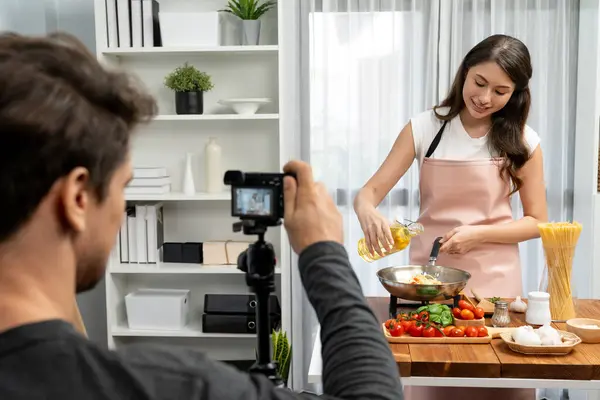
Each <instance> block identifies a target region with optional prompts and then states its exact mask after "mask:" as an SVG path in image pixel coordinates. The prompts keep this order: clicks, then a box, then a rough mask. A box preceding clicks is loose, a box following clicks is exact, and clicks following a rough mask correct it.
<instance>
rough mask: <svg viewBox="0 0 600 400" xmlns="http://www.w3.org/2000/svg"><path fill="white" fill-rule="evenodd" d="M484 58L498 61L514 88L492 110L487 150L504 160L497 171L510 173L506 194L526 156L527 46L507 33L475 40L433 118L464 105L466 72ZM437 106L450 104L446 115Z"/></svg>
mask: <svg viewBox="0 0 600 400" xmlns="http://www.w3.org/2000/svg"><path fill="white" fill-rule="evenodd" d="M488 61H493V62H495V63H496V64H498V66H499V67H500V68H502V69H503V70H504V72H505V73H506V74H507V75H508V76H509V77H510V79H511V80H512V81H513V82H514V84H515V90H514V92H513V93H512V95H511V97H510V99H509V101H508V103H506V105H505V106H504V107H503V108H502V109H501V110H499V111H497V112H495V113H494V114H492V127H491V130H490V133H489V139H488V143H489V146H490V148H491V150H493V151H494V152H495V153H497V155H498V156H499V157H501V158H502V159H503V160H504V162H503V164H502V166H501V168H500V174H501V175H502V176H503V177H505V176H506V175H508V176H509V177H510V181H511V182H512V190H511V192H510V194H513V193H515V192H516V191H518V190H519V189H520V188H521V185H522V183H523V181H522V180H521V178H519V176H518V171H519V169H520V168H521V167H522V166H523V165H524V164H525V163H526V162H527V160H529V151H528V149H527V146H526V145H525V140H524V137H523V132H524V129H525V123H526V122H527V116H528V115H529V107H530V105H531V93H530V91H529V86H528V85H529V79H531V75H532V68H531V58H530V56H529V50H527V46H525V44H524V43H523V42H521V41H520V40H518V39H516V38H513V37H511V36H507V35H492V36H489V37H488V38H486V39H484V40H483V41H481V42H479V43H478V44H477V45H476V46H475V47H473V48H472V49H471V50H470V51H469V52H468V53H467V55H466V56H465V58H464V59H463V61H462V63H461V65H460V68H459V69H458V72H457V73H456V77H455V78H454V82H453V83H452V87H451V89H450V93H449V94H448V96H447V97H446V98H445V99H444V101H442V102H441V103H440V104H439V105H438V106H436V107H434V112H435V114H436V116H437V118H439V119H441V120H444V121H449V120H451V119H452V118H454V117H456V116H457V115H458V114H459V113H460V111H461V110H462V109H463V108H464V107H465V102H464V99H463V94H462V92H463V86H464V84H465V79H466V78H467V72H468V71H469V69H470V68H471V67H473V66H475V65H477V64H481V63H483V62H488ZM439 107H450V111H449V112H448V113H447V114H446V115H440V114H438V112H437V109H438V108H439Z"/></svg>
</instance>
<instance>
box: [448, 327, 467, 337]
mask: <svg viewBox="0 0 600 400" xmlns="http://www.w3.org/2000/svg"><path fill="white" fill-rule="evenodd" d="M450 336H451V337H463V336H465V331H464V330H462V329H460V328H454V329H452V332H450Z"/></svg>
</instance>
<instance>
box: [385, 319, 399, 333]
mask: <svg viewBox="0 0 600 400" xmlns="http://www.w3.org/2000/svg"><path fill="white" fill-rule="evenodd" d="M396 322H397V321H396V320H395V319H388V320H387V321H385V328H386V329H387V330H390V329H392V325H394V324H396Z"/></svg>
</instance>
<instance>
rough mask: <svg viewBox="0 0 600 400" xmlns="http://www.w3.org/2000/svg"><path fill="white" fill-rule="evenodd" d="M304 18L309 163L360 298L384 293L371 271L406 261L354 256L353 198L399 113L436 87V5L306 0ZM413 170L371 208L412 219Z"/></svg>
mask: <svg viewBox="0 0 600 400" xmlns="http://www.w3.org/2000/svg"><path fill="white" fill-rule="evenodd" d="M311 2H312V5H311V13H310V17H309V37H310V39H309V40H310V43H309V64H310V162H311V165H312V166H313V169H314V172H315V176H316V178H317V179H319V180H322V181H323V182H324V183H325V184H326V185H327V187H328V188H329V189H330V190H331V191H332V194H333V196H334V198H335V200H336V202H337V204H338V206H339V208H340V210H341V211H342V213H343V215H344V223H345V242H346V244H347V248H348V251H349V253H350V257H351V261H352V264H353V265H354V267H355V270H356V273H357V274H358V276H359V279H360V281H361V284H362V287H363V290H364V292H365V294H367V295H385V294H386V293H387V292H385V290H384V289H383V288H382V287H381V285H380V284H379V282H378V281H377V278H376V276H375V272H376V271H377V269H380V268H381V267H384V266H386V265H388V264H402V263H407V262H408V255H407V252H401V253H399V254H397V255H393V256H390V257H388V258H386V259H383V260H381V261H378V262H375V263H373V264H367V263H365V262H364V261H362V260H361V259H360V258H359V257H358V254H357V252H356V244H357V242H358V240H359V239H360V238H361V237H362V236H363V235H362V231H361V229H360V225H359V224H358V220H357V218H356V215H355V213H354V210H353V207H352V202H353V198H354V196H355V195H356V192H357V191H358V190H359V189H360V187H361V186H362V185H363V184H364V183H365V182H366V181H367V180H368V179H369V177H370V176H371V175H372V174H373V173H374V172H375V170H376V169H377V168H378V166H379V165H380V164H381V162H382V160H383V159H384V158H385V156H386V155H387V153H388V152H389V150H390V148H391V146H392V144H393V142H394V140H395V139H396V136H397V135H398V133H399V132H400V130H401V129H402V127H403V126H404V125H405V124H406V123H407V121H408V119H409V118H410V117H411V116H412V115H415V114H417V113H418V112H420V111H422V110H425V109H426V108H428V107H431V106H432V105H433V104H434V103H435V101H436V93H437V63H438V60H437V40H438V17H437V16H438V14H439V12H438V7H439V4H438V1H421V0H410V1H361V0H354V1H348V0H339V1H335V0H329V1H328V0H323V1H316V0H311ZM417 188H418V176H417V172H416V168H415V167H413V168H411V170H410V171H409V172H408V173H407V174H406V175H405V176H404V177H403V178H402V179H401V180H400V182H399V183H398V184H397V185H396V187H395V188H394V189H393V190H392V191H391V193H390V194H389V195H388V196H387V198H386V199H385V200H384V201H383V203H382V204H381V206H380V209H381V210H382V211H383V212H384V214H385V215H388V216H389V217H390V218H391V219H393V218H395V217H396V216H399V217H400V218H407V219H411V220H415V219H416V218H417V217H418V204H417V201H418V199H417V191H416V189H417Z"/></svg>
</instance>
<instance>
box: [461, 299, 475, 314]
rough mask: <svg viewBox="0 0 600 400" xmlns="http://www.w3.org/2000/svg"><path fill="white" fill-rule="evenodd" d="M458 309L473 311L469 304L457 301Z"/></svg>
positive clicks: (473, 308)
mask: <svg viewBox="0 0 600 400" xmlns="http://www.w3.org/2000/svg"><path fill="white" fill-rule="evenodd" d="M458 308H460V309H461V310H469V311H473V310H475V307H473V306H472V305H471V304H470V303H468V302H466V301H465V300H459V301H458Z"/></svg>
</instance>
